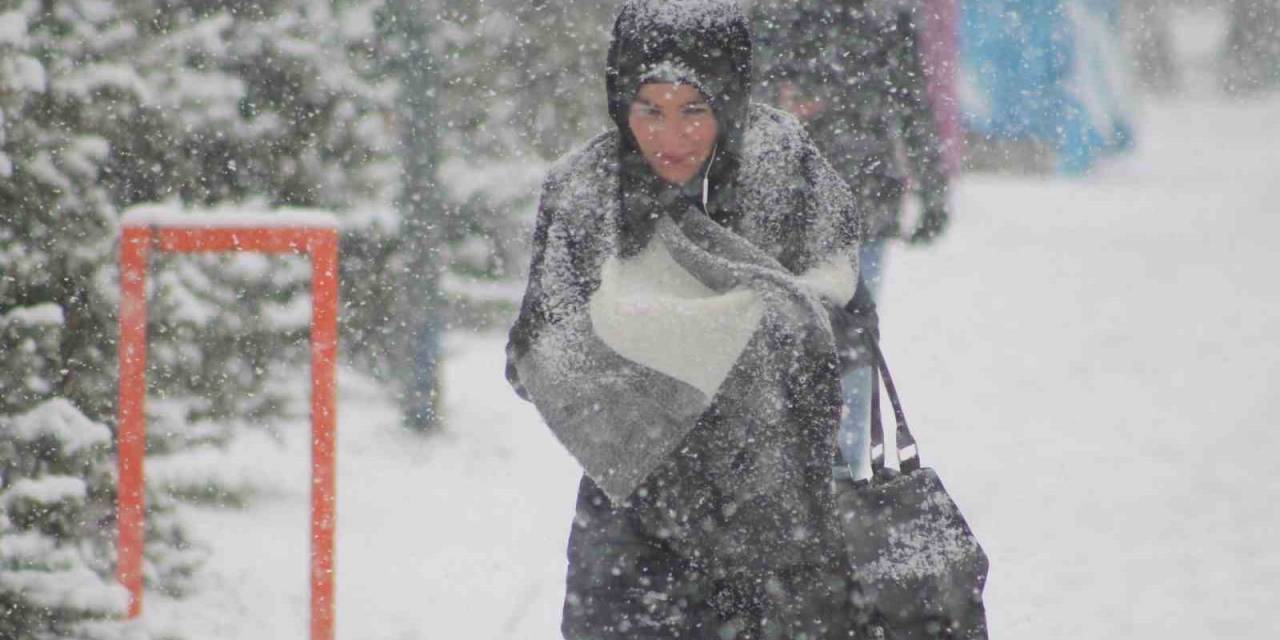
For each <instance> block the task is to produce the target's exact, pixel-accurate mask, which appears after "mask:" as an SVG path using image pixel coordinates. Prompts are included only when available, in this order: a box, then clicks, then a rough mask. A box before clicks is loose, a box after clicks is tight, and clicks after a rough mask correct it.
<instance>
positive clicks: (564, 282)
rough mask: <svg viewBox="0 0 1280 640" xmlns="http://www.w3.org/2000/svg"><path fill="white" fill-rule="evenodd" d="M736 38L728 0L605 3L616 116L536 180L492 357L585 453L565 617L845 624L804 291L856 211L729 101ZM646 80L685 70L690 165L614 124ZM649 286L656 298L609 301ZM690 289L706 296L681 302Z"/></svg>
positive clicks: (838, 188) (831, 259)
mask: <svg viewBox="0 0 1280 640" xmlns="http://www.w3.org/2000/svg"><path fill="white" fill-rule="evenodd" d="M750 51H751V40H750V34H749V29H748V27H747V23H746V19H745V17H744V16H743V15H742V13H741V10H740V9H738V8H737V5H736V3H735V2H734V1H733V0H667V1H662V0H629V1H628V2H626V3H624V5H623V7H622V9H621V11H620V13H619V16H618V19H617V21H616V24H615V28H614V38H613V43H612V46H611V48H610V53H609V65H608V70H607V80H608V82H607V87H608V97H609V109H610V114H611V116H612V117H613V119H614V121H615V123H616V125H617V126H616V130H613V131H609V132H607V133H605V134H602V135H600V136H598V137H597V138H595V139H594V140H592V141H591V142H590V143H588V144H587V145H586V146H585V147H584V148H582V149H580V150H578V151H576V152H573V153H571V154H570V155H569V156H567V157H566V158H565V159H563V160H562V161H560V162H559V163H557V165H556V166H555V167H554V168H553V169H552V170H551V172H550V174H549V175H548V177H547V180H546V182H545V183H544V187H543V194H542V200H541V203H540V207H539V215H538V223H537V226H536V228H535V231H534V239H533V248H534V257H533V261H532V263H531V266H530V275H529V286H528V289H527V291H526V293H525V297H524V300H523V302H522V305H521V311H520V314H519V316H518V318H517V320H516V322H515V324H514V325H513V327H512V330H511V335H510V340H509V343H508V367H507V373H508V377H509V379H510V380H511V383H512V385H513V387H514V388H515V389H516V391H517V392H518V393H520V394H521V395H522V396H524V397H526V398H528V399H530V400H531V401H532V402H533V403H534V404H535V406H537V408H538V410H539V412H540V413H541V414H542V416H543V418H544V420H545V421H546V422H547V424H548V426H549V427H550V428H551V429H552V431H553V432H554V433H555V434H556V436H557V437H558V438H559V439H560V441H561V442H562V443H563V444H564V445H565V446H566V448H568V449H569V451H570V453H572V454H573V455H574V456H575V458H577V459H578V461H579V462H580V463H581V464H582V465H583V467H584V470H585V472H586V476H585V477H584V479H583V484H582V487H581V491H580V494H579V505H578V515H577V518H576V519H575V526H574V528H573V532H572V534H571V538H570V545H569V577H568V585H567V590H566V602H565V621H564V630H565V634H566V637H569V638H593V639H595V640H602V639H605V638H630V637H644V638H654V637H661V638H675V637H681V638H683V637H689V638H705V637H718V636H717V634H719V633H721V632H722V631H724V630H725V629H730V628H731V629H737V630H738V632H739V634H738V635H737V636H736V637H739V638H764V637H796V636H797V634H799V633H809V634H810V635H811V637H824V638H826V637H830V638H837V637H847V631H848V629H849V628H851V625H852V624H853V622H851V617H852V616H851V611H852V610H853V607H851V606H850V605H849V594H850V592H849V585H848V584H847V582H846V574H847V564H846V561H845V560H843V558H844V554H843V552H842V546H841V542H840V540H839V536H840V533H839V529H838V527H836V526H835V511H834V503H833V501H832V495H831V486H830V481H829V473H830V467H829V464H830V460H831V458H832V455H833V451H834V448H833V447H834V432H835V428H836V425H837V422H838V419H839V411H840V394H839V379H838V366H837V361H836V354H835V344H834V337H833V335H832V332H831V327H830V324H829V321H828V319H827V315H826V314H827V307H829V306H835V305H839V304H841V303H843V302H844V301H845V300H847V299H848V297H850V296H851V295H852V293H853V291H852V285H853V281H852V278H853V276H854V275H855V272H856V258H855V256H856V249H857V245H858V243H859V241H860V239H861V237H862V236H863V234H864V233H865V229H864V221H863V218H862V216H861V214H860V212H859V211H858V210H856V209H855V208H854V206H853V198H852V194H851V193H850V191H849V189H848V186H847V185H846V184H845V183H844V181H843V180H842V179H841V178H840V177H839V176H838V175H837V174H836V173H835V171H834V170H833V169H832V168H831V166H830V165H829V164H828V163H827V162H826V161H825V160H824V159H823V158H822V156H821V155H820V154H819V153H818V151H817V148H816V147H815V146H814V145H813V143H812V141H811V140H810V139H809V137H808V135H807V134H806V133H805V131H804V129H803V127H802V126H801V125H800V124H799V123H798V122H797V121H796V120H795V119H794V118H793V117H791V116H789V115H787V114H784V113H782V112H780V111H777V110H775V109H771V108H769V107H764V106H760V105H751V104H749V100H748V93H749V89H750V75H751V72H750V68H751V65H750ZM649 81H656V82H674V81H681V82H689V83H691V84H693V85H694V86H696V87H698V88H699V89H700V90H701V91H702V92H703V94H704V95H706V96H707V97H708V98H709V101H710V103H711V106H712V109H713V110H714V112H715V115H716V119H717V123H718V125H719V129H718V130H719V132H720V139H719V140H718V142H717V150H716V152H715V154H714V156H713V159H712V161H711V162H710V166H709V167H708V168H707V169H706V170H705V171H704V175H703V176H702V179H699V180H696V181H695V182H694V183H692V184H690V185H668V184H665V183H663V182H662V181H661V180H659V179H657V177H656V176H655V175H654V174H653V172H652V171H651V170H650V169H649V168H648V166H647V165H646V164H645V162H644V159H643V157H641V156H640V154H639V152H638V149H637V147H636V143H635V141H634V139H633V138H632V137H631V135H630V132H629V130H628V128H627V126H626V113H627V109H628V106H629V104H630V102H631V100H632V98H633V97H634V95H635V92H636V91H637V90H638V89H639V87H640V85H641V84H643V83H644V82H649ZM646 278H647V279H646ZM659 287H671V288H670V289H663V290H661V291H659ZM650 288H652V290H653V291H654V292H657V293H653V294H652V295H650V293H649V291H650ZM677 290H678V291H677ZM640 292H644V293H640ZM673 292H674V293H673ZM660 302H661V303H662V304H669V305H670V308H671V309H673V310H674V312H672V313H656V314H649V315H647V316H644V317H645V318H647V319H648V320H651V321H652V322H651V323H650V322H642V323H639V324H632V325H627V324H626V322H627V321H628V318H629V317H630V316H629V315H628V314H631V315H633V316H639V315H644V313H645V310H644V307H648V306H651V305H655V304H659V303H660ZM637 308H639V309H640V310H639V311H637V310H636V309H637ZM708 309H710V310H712V312H713V313H714V312H716V311H717V310H719V311H721V313H719V315H713V317H712V318H711V320H712V321H713V322H712V324H709V325H708V324H701V325H700V324H699V322H702V320H703V319H705V318H704V317H703V316H704V315H705V313H704V312H705V311H706V310H708ZM662 323H672V324H670V326H672V327H673V330H672V331H670V332H669V333H666V334H662V333H661V332H658V333H653V331H654V327H653V326H647V325H650V324H657V325H659V326H667V325H664V324H662ZM696 327H704V328H705V327H710V328H709V329H704V330H703V331H701V332H698V331H692V332H686V331H687V330H690V328H696ZM744 328H745V330H744ZM646 332H649V333H646ZM637 336H639V338H637ZM646 336H647V337H646ZM664 338H665V339H664ZM646 340H647V341H646ZM735 341H736V342H735ZM663 342H671V343H676V344H680V345H688V346H689V349H691V350H695V351H698V352H699V353H698V354H697V355H699V357H698V358H697V359H694V360H689V359H688V357H687V356H689V355H691V354H689V353H685V352H683V351H682V350H679V349H677V350H672V349H663V348H662V347H664V346H669V345H664V344H660V343H663ZM702 343H706V344H702ZM672 356H675V357H674V359H673V358H672ZM681 356H684V359H683V361H681ZM726 356H727V357H726ZM765 621H767V622H765ZM708 625H710V626H708ZM725 625H728V627H726V626H725ZM735 625H737V626H735ZM711 627H714V628H711Z"/></svg>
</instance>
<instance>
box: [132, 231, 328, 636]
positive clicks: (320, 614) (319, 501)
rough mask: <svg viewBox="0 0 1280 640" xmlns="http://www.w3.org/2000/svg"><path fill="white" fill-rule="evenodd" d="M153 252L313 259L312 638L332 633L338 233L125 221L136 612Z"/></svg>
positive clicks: (135, 612)
mask: <svg viewBox="0 0 1280 640" xmlns="http://www.w3.org/2000/svg"><path fill="white" fill-rule="evenodd" d="M152 251H156V252H161V253H215V252H216V253H226V252H237V251H251V252H257V253H275V254H282V253H295V254H306V255H309V256H310V257H311V293H312V302H311V570H310V578H311V639H312V640H333V635H334V632H333V630H334V612H335V606H334V568H335V567H334V552H333V551H334V538H335V535H336V527H335V523H336V520H337V514H336V509H335V495H336V494H335V485H336V473H335V467H334V465H335V448H334V437H335V432H336V429H337V396H336V388H335V381H336V378H337V356H338V233H337V231H336V230H335V229H332V228H327V227H256V226H215V227H201V226H189V227H188V226H145V225H137V226H133V225H126V226H125V228H124V232H123V234H122V237H121V242H120V346H119V359H120V390H119V408H118V411H119V414H118V418H119V421H120V425H119V430H118V433H117V435H116V438H117V448H118V452H119V480H118V491H117V527H118V533H119V537H118V540H117V545H118V548H117V551H118V560H117V567H116V577H117V579H118V580H119V581H120V583H121V584H122V585H124V587H125V588H126V589H128V591H129V595H130V599H129V617H130V618H136V617H138V616H139V615H141V614H142V587H143V580H142V575H143V570H142V569H143V567H142V552H143V544H144V531H145V527H146V479H145V475H144V470H143V462H144V458H145V455H146V409H145V406H146V405H145V400H146V388H147V381H146V369H147V296H146V291H147V285H146V283H147V265H148V262H149V258H150V254H151V252H152Z"/></svg>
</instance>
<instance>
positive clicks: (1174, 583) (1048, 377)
mask: <svg viewBox="0 0 1280 640" xmlns="http://www.w3.org/2000/svg"><path fill="white" fill-rule="evenodd" d="M1140 122H1141V123H1142V127H1141V130H1140V136H1141V138H1140V141H1141V147H1140V149H1139V151H1138V153H1136V154H1135V155H1133V156H1130V157H1127V158H1124V159H1122V160H1118V161H1114V162H1113V163H1111V164H1110V165H1108V166H1107V167H1105V168H1104V170H1103V171H1101V172H1100V173H1099V174H1097V175H1096V176H1094V177H1092V178H1089V179H1085V180H1044V179H1033V178H1025V177H1019V178H997V177H989V176H983V177H966V178H965V179H963V180H962V181H961V183H960V184H959V187H958V190H957V191H958V193H957V211H958V220H956V222H955V224H954V227H953V228H952V229H951V231H950V233H949V234H948V235H947V236H946V238H945V240H944V241H943V242H942V243H941V244H939V245H938V246H936V247H934V248H931V249H927V250H900V251H897V252H896V253H894V254H893V255H892V256H891V257H890V263H889V265H888V275H887V281H886V284H885V293H884V295H883V302H882V306H883V312H882V315H883V322H884V328H883V332H884V335H885V341H886V351H887V354H888V356H889V358H890V360H891V363H892V365H893V366H894V368H895V373H896V377H897V378H898V379H899V384H900V386H901V387H902V392H903V394H904V400H905V402H906V403H907V410H908V414H909V416H910V417H911V418H912V420H913V423H914V427H915V429H916V431H917V435H918V437H919V438H920V442H921V451H922V456H923V458H924V460H925V462H926V463H927V464H929V465H931V466H934V467H936V468H937V469H938V470H939V472H940V474H941V476H942V478H943V479H944V481H945V482H946V483H947V486H948V488H949V489H950V490H951V491H952V493H953V494H954V496H955V498H956V500H957V502H958V503H959V504H960V505H961V507H962V508H963V509H964V510H965V512H966V514H967V516H968V517H969V519H970V521H971V524H972V525H973V528H974V529H975V531H976V533H977V534H978V536H979V537H980V539H981V541H982V543H983V544H984V545H985V547H986V549H987V551H988V553H989V554H990V556H991V562H992V569H991V578H990V583H989V586H988V589H987V597H986V601H987V606H988V611H989V616H990V624H991V629H992V637H993V638H1036V639H1038V640H1052V639H1063V640H1066V639H1070V640H1079V639H1082V638H1159V639H1161V640H1178V639H1196V640H1201V639H1203V638H1249V639H1257V640H1263V639H1269V638H1275V637H1280V608H1277V607H1276V605H1277V603H1278V602H1280V600H1278V599H1277V598H1280V544H1278V543H1277V540H1278V538H1277V531H1280V472H1278V471H1277V470H1276V469H1277V466H1276V460H1278V459H1280V393H1278V392H1277V388H1278V387H1277V385H1278V384H1280V383H1278V382H1277V380H1280V284H1278V283H1277V276H1276V274H1277V273H1280V258H1278V257H1277V256H1278V255H1280V254H1278V253H1277V251H1276V242H1277V238H1280V97H1271V98H1268V99H1259V100H1255V101H1252V102H1238V103H1224V102H1219V101H1216V100H1210V99H1197V98H1184V99H1182V100H1179V101H1177V102H1170V103H1161V104H1154V105H1148V106H1147V107H1145V108H1144V109H1143V110H1142V112H1141V114H1140ZM502 344H503V339H502V337H501V336H498V335H478V336H470V335H453V336H452V337H451V339H450V341H449V361H448V365H447V370H446V373H447V395H448V411H449V419H450V427H449V430H448V431H447V432H446V433H444V434H441V435H438V436H434V437H431V438H425V439H423V438H417V437H414V436H411V435H407V434H405V433H403V432H401V431H400V430H399V429H398V428H397V426H396V418H395V416H394V414H393V412H392V411H391V410H390V408H389V404H388V403H387V400H386V398H385V397H383V396H381V395H380V394H379V393H378V391H377V389H376V388H375V387H373V386H371V385H369V384H367V383H365V382H362V381H360V380H359V379H357V378H356V377H355V376H352V375H346V377H345V378H344V380H343V383H342V393H341V399H340V418H339V421H340V427H339V428H340V437H339V453H338V459H339V474H338V483H339V492H338V500H339V514H340V516H339V522H338V532H339V546H338V560H337V562H338V576H337V580H338V636H339V638H343V639H347V640H415V639H422V640H426V639H461V640H473V639H474V640H489V639H498V638H521V639H531V640H551V639H553V638H558V637H559V635H558V623H559V613H560V611H559V609H560V601H561V598H562V596H563V586H562V584H561V581H562V578H563V571H564V560H563V542H564V539H565V537H566V535H567V531H568V526H569V519H570V516H571V511H572V505H573V496H574V491H575V489H576V482H577V476H578V471H577V468H576V466H575V464H574V463H573V461H572V460H571V459H570V458H568V457H567V456H566V454H565V453H564V452H563V451H562V450H561V449H560V447H559V446H558V445H557V444H556V443H555V441H554V440H553V439H552V438H551V436H550V434H549V432H548V431H547V430H546V428H545V427H544V426H543V425H542V424H541V423H540V421H539V419H538V417H537V415H536V413H535V412H534V411H533V410H532V408H531V407H530V406H528V405H526V404H524V403H522V402H521V401H519V400H518V399H517V398H516V397H515V396H514V395H513V394H512V393H511V392H510V390H509V388H508V387H507V385H506V383H505V381H504V379H503V376H502V365H503V360H502ZM345 348H352V347H351V346H350V345H345ZM306 430H307V426H306V424H305V422H299V423H297V424H293V425H289V426H288V427H287V428H286V429H285V431H286V434H287V437H286V438H285V442H286V446H284V447H283V448H280V447H276V446H274V445H270V444H269V443H268V442H267V441H266V440H263V439H253V438H249V439H247V440H244V441H243V444H241V445H239V448H238V449H237V450H236V451H237V452H238V453H237V454H236V455H234V456H232V457H231V459H229V460H227V461H225V462H224V463H223V467H224V468H222V469H221V472H222V473H227V474H231V475H233V476H234V475H237V474H240V475H242V476H245V477H249V478H251V479H252V480H253V482H255V483H256V484H259V485H262V486H264V487H266V488H268V489H270V490H269V491H265V492H264V493H262V494H261V495H260V496H259V497H258V498H257V499H256V500H255V501H254V502H253V503H252V505H251V506H250V507H249V508H247V509H245V510H243V511H230V510H198V511H196V512H194V514H193V518H194V521H195V523H196V524H197V526H198V529H199V533H200V535H201V536H202V537H205V538H207V539H208V540H209V541H210V544H211V545H212V547H213V549H214V556H213V558H212V560H211V562H210V565H209V567H208V569H207V571H206V573H205V575H204V578H203V579H202V581H203V589H202V591H200V592H199V593H198V594H196V595H195V596H193V597H192V598H190V599H188V600H185V601H180V602H164V601H160V600H159V599H155V598H153V599H152V601H149V602H148V609H147V613H146V620H147V622H146V623H147V625H148V626H151V627H153V628H156V629H170V630H176V631H182V632H184V633H186V634H187V635H188V637H190V638H192V639H193V640H206V639H207V640H214V639H220V638H235V639H237V640H279V639H284V638H304V637H305V636H306V630H307V624H306V621H307V603H308V599H307V590H306V581H307V576H306V567H307V555H306V554H307V529H306V526H307V512H306V509H307V496H306V490H307V480H306V471H307V459H306V455H307V453H306V452H307V449H306Z"/></svg>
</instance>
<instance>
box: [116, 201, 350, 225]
mask: <svg viewBox="0 0 1280 640" xmlns="http://www.w3.org/2000/svg"><path fill="white" fill-rule="evenodd" d="M124 225H125V226H127V227H204V228H215V229H227V228H249V227H269V228H286V227H305V228H311V229H337V228H338V219H337V218H336V217H335V216H334V215H333V214H331V213H328V212H325V211H317V210H313V209H271V208H268V207H265V206H263V207H256V206H252V205H250V206H236V207H232V206H227V207H219V208H216V209H184V208H182V207H181V206H178V205H167V204H160V205H156V204H149V205H141V206H138V207H134V208H133V209H130V210H128V211H126V212H125V214H124Z"/></svg>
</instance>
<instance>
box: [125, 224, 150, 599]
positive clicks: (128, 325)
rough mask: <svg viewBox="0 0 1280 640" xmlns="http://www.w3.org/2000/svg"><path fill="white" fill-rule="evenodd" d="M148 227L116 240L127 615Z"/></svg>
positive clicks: (139, 509)
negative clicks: (118, 280) (118, 287)
mask: <svg viewBox="0 0 1280 640" xmlns="http://www.w3.org/2000/svg"><path fill="white" fill-rule="evenodd" d="M150 249H151V231H150V230H149V229H146V228H135V227H128V228H125V230H124V238H123V241H122V242H121V243H120V344H119V352H118V355H119V359H120V394H119V403H118V406H117V411H118V414H117V418H118V420H119V424H118V425H117V429H118V433H117V435H116V442H117V448H118V451H117V455H118V458H117V459H118V464H119V480H118V485H117V489H116V526H117V531H118V533H119V536H118V537H117V541H116V544H117V549H116V553H117V558H118V559H117V564H116V578H117V579H118V580H119V581H120V584H122V585H124V587H125V589H127V590H128V591H129V617H130V618H136V617H138V616H139V615H141V614H142V546H143V543H144V540H143V536H144V531H145V527H144V517H145V514H146V485H145V481H144V479H143V468H142V464H143V459H144V458H145V457H146V448H147V432H146V413H145V411H146V409H145V399H146V387H147V379H146V375H147V259H148V257H149V253H150Z"/></svg>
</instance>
